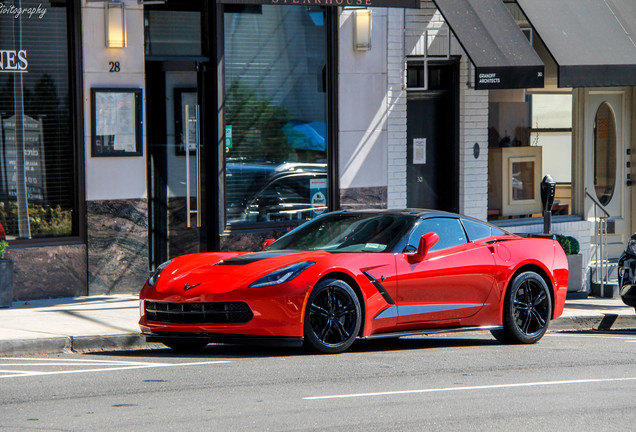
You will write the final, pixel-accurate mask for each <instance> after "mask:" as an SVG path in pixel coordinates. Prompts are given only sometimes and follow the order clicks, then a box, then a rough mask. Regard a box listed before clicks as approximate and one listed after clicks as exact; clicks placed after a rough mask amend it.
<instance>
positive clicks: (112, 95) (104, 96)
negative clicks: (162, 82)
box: [91, 88, 143, 157]
mask: <svg viewBox="0 0 636 432" xmlns="http://www.w3.org/2000/svg"><path fill="white" fill-rule="evenodd" d="M91 106H92V113H91V129H92V145H91V156H92V157H111V156H142V155H143V151H142V128H141V126H142V114H141V113H142V111H141V89H138V88H132V89H130V88H92V89H91Z"/></svg>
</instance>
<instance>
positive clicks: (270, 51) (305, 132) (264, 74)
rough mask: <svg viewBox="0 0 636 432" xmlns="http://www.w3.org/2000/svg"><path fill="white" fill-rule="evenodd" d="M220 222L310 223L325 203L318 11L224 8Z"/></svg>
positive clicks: (322, 32)
mask: <svg viewBox="0 0 636 432" xmlns="http://www.w3.org/2000/svg"><path fill="white" fill-rule="evenodd" d="M224 32H225V51H224V52H225V146H226V148H225V150H226V151H225V163H226V164H225V166H226V172H225V176H226V177H225V179H226V183H225V196H226V217H227V222H228V223H237V222H247V223H252V222H271V221H279V222H280V221H288V220H299V219H300V220H303V219H310V218H312V217H314V216H316V215H317V214H320V213H322V212H323V211H324V209H325V204H326V202H327V187H326V185H327V182H326V178H327V120H326V118H327V117H326V115H327V107H326V75H325V74H326V29H325V25H324V11H323V10H322V9H321V8H300V7H296V6H279V5H276V6H271V5H259V6H258V7H235V6H226V9H225V14H224Z"/></svg>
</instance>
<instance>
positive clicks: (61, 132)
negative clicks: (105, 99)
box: [0, 0, 77, 239]
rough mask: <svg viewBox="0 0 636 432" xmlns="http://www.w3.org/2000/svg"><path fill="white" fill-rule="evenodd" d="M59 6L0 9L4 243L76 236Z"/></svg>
mask: <svg viewBox="0 0 636 432" xmlns="http://www.w3.org/2000/svg"><path fill="white" fill-rule="evenodd" d="M67 28H68V22H67V2H60V1H55V2H53V1H51V2H49V1H43V0H21V1H18V0H15V1H5V2H3V3H1V4H0V132H1V133H0V223H2V226H3V228H4V230H5V232H6V235H7V238H8V239H30V238H44V237H58V236H69V235H75V234H77V229H76V227H75V226H74V222H73V221H74V220H75V219H76V218H75V217H74V216H75V215H74V212H75V208H74V206H75V204H74V203H75V199H74V185H75V178H74V173H75V169H74V165H75V164H74V152H73V139H72V132H71V125H72V115H71V106H70V101H71V98H70V89H69V53H68V50H67V47H68V41H67Z"/></svg>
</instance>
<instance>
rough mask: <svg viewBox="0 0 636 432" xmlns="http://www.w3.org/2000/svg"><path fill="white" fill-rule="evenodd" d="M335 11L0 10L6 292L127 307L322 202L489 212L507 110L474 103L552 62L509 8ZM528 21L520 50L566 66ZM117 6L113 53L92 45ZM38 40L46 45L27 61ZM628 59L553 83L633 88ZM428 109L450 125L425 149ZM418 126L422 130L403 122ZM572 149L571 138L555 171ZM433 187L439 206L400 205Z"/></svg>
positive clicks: (538, 81)
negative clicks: (192, 258) (200, 262)
mask: <svg viewBox="0 0 636 432" xmlns="http://www.w3.org/2000/svg"><path fill="white" fill-rule="evenodd" d="M590 1H591V0H590ZM9 3H12V2H5V3H4V5H5V7H6V5H7V4H9ZM349 3H351V4H349ZM349 3H347V1H346V0H343V1H337V0H334V1H329V0H315V1H314V0H311V1H309V0H307V1H305V0H291V1H284V0H267V1H260V0H257V1H250V0H245V1H240V0H236V1H235V0H231V1H227V2H224V3H216V2H212V1H205V0H188V1H174V0H167V1H159V2H156V1H143V0H140V1H136V0H135V1H133V0H125V1H122V2H117V1H116V2H108V3H107V2H103V1H92V0H73V1H53V0H52V1H50V2H39V1H38V2H35V1H30V0H22V1H21V2H18V1H17V0H16V1H14V2H13V3H12V4H11V5H10V6H12V7H13V9H7V10H4V9H0V19H2V20H3V21H2V24H3V25H2V26H0V29H1V30H0V33H1V35H0V36H1V37H0V40H1V41H2V43H3V46H2V47H0V51H1V52H2V54H3V57H2V61H3V63H2V70H0V72H2V73H0V89H2V90H0V91H1V92H2V93H1V94H0V103H1V104H2V107H1V109H0V121H1V122H2V128H3V129H2V131H3V132H2V133H3V135H2V146H3V160H2V163H3V183H2V188H3V189H2V193H3V196H2V202H0V204H1V205H2V206H4V207H2V209H0V222H2V224H3V226H4V229H5V231H6V234H7V238H8V240H9V243H10V249H9V250H10V252H9V256H10V257H11V258H12V259H14V261H15V264H16V272H15V280H16V287H15V289H14V292H15V298H16V299H17V300H26V299H33V298H47V297H64V296H77V295H99V294H117V293H134V292H137V291H138V290H139V289H140V288H141V285H142V284H143V282H144V280H145V278H146V277H147V274H148V271H149V270H150V269H152V268H154V267H156V266H157V265H158V264H160V263H161V262H163V261H164V260H166V259H169V258H170V257H172V256H175V255H178V254H183V253H191V252H197V251H209V250H257V249H258V248H259V247H260V244H261V243H262V242H263V241H264V240H265V239H267V238H270V237H277V236H279V235H281V234H283V233H285V232H286V231H287V230H289V229H291V228H292V227H294V226H296V225H298V224H299V223H302V221H304V220H306V219H308V218H312V217H315V216H316V215H318V214H321V213H323V212H324V211H327V210H336V209H340V208H362V207H379V208H386V207H406V206H408V205H412V203H415V204H420V203H422V204H420V205H427V206H433V207H438V208H441V209H444V210H451V211H459V212H462V213H466V214H469V215H471V216H476V217H479V218H482V219H486V218H488V217H491V216H492V215H494V214H495V212H494V211H495V209H494V205H491V204H488V201H489V200H490V201H491V203H492V202H494V201H492V200H491V199H490V197H489V196H488V194H487V192H486V191H487V189H488V187H489V186H488V185H489V181H490V180H489V179H488V175H489V171H492V168H491V167H490V165H489V162H488V153H489V150H490V149H489V140H490V137H489V131H488V116H489V111H492V112H494V111H493V108H494V107H497V109H499V108H501V107H503V108H505V107H509V106H513V105H506V104H507V103H508V99H502V100H505V102H503V105H499V106H497V105H493V103H495V104H496V103H502V102H499V100H498V99H496V100H495V102H490V103H489V102H488V95H489V92H490V93H491V94H495V95H496V94H497V93H496V92H497V91H499V90H503V91H510V92H515V91H524V94H526V93H528V94H532V91H530V92H526V89H533V88H543V87H544V86H545V87H547V85H548V84H547V83H546V82H545V80H549V79H551V78H550V68H552V67H554V64H555V63H554V61H552V64H546V62H545V57H544V55H543V54H542V53H541V52H540V50H537V48H536V46H535V49H532V47H531V45H530V44H528V43H527V41H528V39H527V37H528V32H527V31H525V30H523V29H520V28H519V26H520V25H521V24H520V22H521V21H520V19H518V18H516V17H515V16H514V13H513V14H512V15H510V13H509V11H510V7H509V5H508V4H507V3H510V2H502V1H499V0H488V1H479V2H478V1H475V0H436V1H435V2H432V1H431V2H419V1H411V0H404V1H390V0H380V1H372V0H365V1H362V0H360V1H358V0H355V1H354V0H351V1H350V2H349ZM362 3H364V4H362ZM518 3H519V6H521V7H524V6H525V5H524V3H526V2H524V1H519V2H518ZM617 4H618V6H617V8H618V9H617V10H618V12H617V13H618V15H621V14H623V15H624V14H628V13H629V10H628V9H625V10H623V9H621V8H622V7H626V8H628V7H629V4H627V3H625V4H626V5H627V6H625V4H624V3H622V2H620V1H619V2H618V3H617ZM515 5H516V3H515ZM38 6H39V7H40V10H39V12H38ZM121 6H123V8H122V7H121ZM361 7H364V8H367V10H370V11H371V12H372V17H373V26H372V27H370V28H369V35H370V41H369V42H370V43H371V46H370V47H365V46H364V43H362V45H357V43H359V42H360V40H358V39H356V40H354V43H353V48H352V41H351V39H352V34H355V36H354V39H355V38H362V39H364V37H363V36H364V29H365V22H364V19H366V18H365V15H364V13H360V14H359V15H358V12H357V11H364V10H365V9H359V8H361ZM529 8H530V7H529ZM529 8H528V10H525V9H524V12H526V13H527V15H528V16H527V17H525V19H526V20H527V21H530V22H531V24H532V26H536V29H534V30H533V32H534V34H535V37H536V35H537V34H539V35H540V36H541V38H542V42H543V43H544V45H546V46H548V51H549V57H551V58H552V57H553V58H554V60H556V64H557V65H558V66H561V63H559V61H561V62H563V63H564V64H565V62H566V60H565V59H562V58H560V57H559V54H558V53H556V52H553V51H554V49H550V48H551V47H552V46H554V45H555V44H556V43H558V42H554V41H552V42H550V41H549V40H548V39H549V37H548V35H547V34H545V35H544V34H542V33H541V28H542V25H541V24H540V23H538V22H536V23H535V21H536V18H535V14H536V12H533V11H531V10H530V9H529ZM44 9H46V10H47V12H44V13H43V10H44ZM119 9H125V12H124V15H125V19H123V21H122V23H123V24H124V28H125V29H126V34H125V35H122V36H123V38H124V41H123V42H121V45H123V46H122V47H117V44H118V43H119V42H117V41H115V42H113V43H112V46H110V47H107V46H105V41H106V40H108V38H109V37H111V38H112V37H114V36H113V34H109V31H111V32H112V29H110V30H109V26H111V25H112V24H113V22H115V24H116V23H117V22H116V21H117V19H118V18H117V12H119ZM111 12H113V13H115V15H113V14H111ZM107 15H108V16H109V20H106V16H107ZM354 15H355V16H356V17H355V20H357V21H354ZM539 15H541V14H540V13H539ZM40 16H41V18H40ZM413 17H416V18H413ZM418 17H419V18H418ZM53 18H55V20H53ZM47 20H49V21H47ZM422 23H427V26H428V27H427V28H424V24H422ZM5 24H6V25H5ZM9 24H10V25H9ZM18 24H20V25H18ZM438 24H439V28H440V29H441V30H444V29H448V28H450V29H451V30H452V36H448V37H447V38H446V39H444V37H442V34H443V32H441V31H440V33H436V30H434V29H436V28H437V27H435V26H438ZM575 27H576V26H575ZM8 28H10V29H11V30H10V31H9V30H5V29H8ZM627 28H629V26H627ZM352 29H353V30H354V31H352ZM396 30H397V32H396ZM359 31H362V33H358V32H359ZM400 32H401V33H400ZM398 33H400V34H399V35H398ZM447 34H449V33H447ZM19 35H22V36H21V38H20V37H18V36H19ZM44 35H46V36H44ZM52 35H55V36H54V37H55V38H57V39H56V43H55V46H56V47H65V49H64V50H61V48H56V49H47V48H41V47H38V46H39V45H41V46H44V44H42V43H41V42H42V41H43V40H46V39H47V38H48V39H51V38H52V37H53V36H52ZM371 36H372V37H371ZM411 39H413V40H417V41H419V42H413V49H411V45H409V44H410V40H411ZM543 39H545V40H543ZM422 40H425V41H426V42H425V44H424V45H426V48H425V49H423V48H421V46H422V43H421V41H422ZM8 41H10V42H8ZM557 41H558V38H557ZM363 42H364V41H363ZM418 43H419V45H418ZM5 45H6V46H5ZM447 46H448V47H447ZM38 50H40V51H38ZM537 52H539V55H538V54H537ZM369 59H375V60H369ZM377 59H381V60H377ZM376 60H377V62H376V63H374V61H376ZM630 62H631V60H630V59H629V58H628V61H627V62H626V63H627V64H628V65H627V66H625V65H622V66H621V65H616V66H615V67H610V69H611V71H621V70H622V71H623V72H619V73H618V78H617V79H618V81H612V82H611V83H610V82H601V81H597V82H595V83H589V82H588V83H583V82H572V83H570V82H567V83H566V82H565V81H564V82H563V86H572V87H587V86H589V87H598V86H618V85H620V86H623V88H629V86H632V85H634V84H630V83H629V82H627V81H625V78H624V76H626V75H630V74H631V72H629V71H630V70H631V69H629V68H630V66H629V65H630V64H631V63H630ZM633 63H636V62H633ZM21 68H24V69H23V70H28V73H26V72H23V71H20V69H21ZM621 68H622V69H621ZM561 75H562V76H563V78H562V79H566V78H565V77H566V76H568V77H569V76H573V77H582V76H588V77H589V76H590V75H589V74H588V73H587V72H586V69H584V68H583V69H577V68H576V67H572V68H569V69H568V70H567V74H566V73H565V72H563V73H562V74H561ZM561 75H560V76H561ZM595 76H597V77H598V78H599V79H602V78H603V77H605V78H607V77H608V76H613V75H611V74H609V75H608V74H603V72H602V70H601V71H600V72H599V73H598V74H597V75H595ZM630 76H631V75H630ZM18 77H21V78H22V85H19V84H17V83H18V82H19V81H20V80H18V79H17V78H18ZM621 77H623V78H621ZM378 83H380V84H381V85H378ZM626 86H627V87H626ZM603 88H604V87H603ZM20 89H22V93H20ZM576 92H579V93H583V92H585V90H583V89H576V90H574V93H575V96H574V98H576V97H577V96H576ZM612 92H613V93H615V91H614V90H612V91H610V92H609V93H612ZM626 92H627V93H623V100H624V101H625V102H626V103H625V105H624V106H625V107H626V108H625V109H624V115H625V116H627V117H629V116H630V115H631V114H630V113H631V112H632V111H631V109H628V108H630V107H631V102H630V104H627V102H628V101H631V99H630V98H631V97H632V96H631V90H629V89H628V90H626ZM592 93H593V95H594V96H595V95H596V94H597V92H596V91H593V92H592ZM628 93H629V94H628ZM510 94H513V93H506V94H504V96H505V97H506V98H507V97H509V95H510ZM514 94H515V95H516V93H514ZM588 94H589V92H588ZM369 95H372V96H373V97H371V96H369ZM542 96H543V95H541V97H542ZM374 97H375V99H374ZM515 97H516V96H515ZM533 97H535V99H536V100H540V99H541V97H539V96H533ZM590 97H591V96H590ZM16 101H18V102H16ZM524 101H527V99H524ZM628 105H629V107H628ZM21 106H22V108H21ZM581 109H583V108H581ZM426 110H429V111H426ZM16 113H21V114H18V115H16ZM408 115H411V116H412V117H408ZM436 115H437V116H444V120H445V121H447V122H448V123H444V125H445V126H444V129H445V130H446V131H447V132H448V133H445V134H442V135H439V136H438V135H436V133H437V132H435V131H434V128H435V125H436V124H437V123H439V122H437V121H432V120H431V119H434V118H435V116H436ZM424 118H426V119H429V120H431V122H430V123H431V125H430V126H426V127H428V128H429V129H424V130H418V129H416V128H413V124H416V125H419V124H423V123H425V122H422V121H420V119H424ZM629 122H631V119H630V120H629ZM409 125H410V126H409ZM569 127H570V129H571V130H570V134H571V135H574V136H575V135H576V134H577V132H576V130H577V125H576V124H575V125H574V126H572V125H570V126H569ZM626 127H628V126H626ZM409 128H410V129H409ZM567 128H568V126H567V125H566V126H564V127H561V126H559V127H558V128H556V129H555V130H556V132H555V131H552V130H547V129H545V130H544V129H541V130H539V131H538V132H537V131H532V132H530V133H535V134H543V135H541V136H546V135H549V134H550V133H553V132H554V133H555V134H560V133H563V130H562V129H567ZM628 128H629V127H628ZM528 136H534V135H528ZM423 137H424V138H426V139H422V138H423ZM623 138H624V139H625V140H627V141H628V142H627V146H628V147H630V146H631V144H630V140H631V139H632V138H630V137H628V136H624V137H623ZM427 139H428V141H427ZM438 141H443V142H444V146H445V147H441V145H440V144H438ZM498 141H499V140H498ZM20 142H23V143H24V151H22V150H20V151H18V150H17V149H20V147H19V146H17V143H20ZM38 146H39V147H38ZM416 148H417V149H420V150H421V149H424V150H425V157H424V158H423V160H418V159H414V154H415V153H414V152H415V149H416ZM583 151H584V150H583V149H581V150H580V151H579V150H576V147H575V146H573V155H572V158H576V157H579V156H578V155H580V153H581V152H583ZM493 153H495V152H493ZM21 154H24V156H21ZM426 156H428V160H426ZM524 157H525V156H524ZM38 158H39V159H38ZM427 162H428V164H427ZM624 163H625V160H624V159H623V160H620V161H617V164H624ZM442 164H445V165H443V166H444V168H443V169H439V170H437V171H439V173H437V174H433V173H434V172H435V170H434V169H433V168H434V167H435V166H438V165H439V166H440V167H441V166H442ZM30 173H31V174H32V175H29V174H30ZM623 174H624V173H623ZM427 175H428V176H429V177H427ZM411 177H413V179H411ZM438 177H439V178H443V181H440V179H439V178H438ZM420 178H421V179H424V181H423V183H425V185H424V186H425V188H424V189H417V188H418V187H420V185H418V182H420V180H419V179H420ZM12 179H15V180H12ZM20 179H24V180H23V181H22V182H20ZM12 182H13V183H12ZM420 183H422V182H420ZM572 183H573V185H572V186H571V188H572V189H573V190H578V189H577V188H579V189H581V190H580V191H578V192H576V194H578V195H581V194H583V195H584V194H585V192H584V190H583V182H582V181H579V182H576V181H572ZM38 184H39V185H41V186H38ZM20 187H22V190H20ZM38 187H40V188H38ZM426 188H428V189H426ZM418 191H420V192H418ZM421 191H423V192H421ZM436 194H439V195H443V196H444V199H441V198H440V199H435V200H432V201H421V200H420V201H418V199H419V198H420V197H421V196H423V195H426V196H427V197H432V196H436ZM576 199H578V198H576ZM576 199H575V200H576ZM577 205H578V208H577ZM585 205H586V204H585V203H579V204H576V203H572V204H570V207H569V209H570V210H569V215H568V216H570V217H572V216H575V217H577V218H578V219H577V221H578V222H576V221H575V222H574V223H575V224H578V225H576V228H572V226H569V228H567V227H565V225H564V229H565V231H567V230H572V229H574V230H585V229H587V228H585V227H584V228H581V226H583V225H584V222H583V221H582V219H585V213H586V211H587V210H586V209H585ZM491 207H493V208H491ZM498 211H500V212H501V209H498ZM491 213H492V214H491ZM532 213H533V211H531V210H529V211H527V214H526V216H529V215H531V214H532ZM492 217H494V219H495V221H496V219H497V218H498V216H492ZM516 218H519V216H518V215H517V216H514V217H513V219H516ZM27 220H28V221H29V222H28V223H27V222H26V221H27ZM496 222H497V221H496ZM568 223H572V220H570V219H568ZM580 232H582V231H580ZM580 232H578V234H577V235H580ZM587 244H588V248H589V239H588V240H587ZM588 250H589V249H588Z"/></svg>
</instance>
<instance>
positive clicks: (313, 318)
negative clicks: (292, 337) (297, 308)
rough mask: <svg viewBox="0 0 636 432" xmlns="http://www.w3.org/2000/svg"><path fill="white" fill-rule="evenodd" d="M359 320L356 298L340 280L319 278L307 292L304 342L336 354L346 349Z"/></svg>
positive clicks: (319, 350)
mask: <svg viewBox="0 0 636 432" xmlns="http://www.w3.org/2000/svg"><path fill="white" fill-rule="evenodd" d="M361 323H362V313H361V308H360V301H359V300H358V296H357V295H356V293H355V292H354V291H353V289H352V288H351V287H350V286H349V285H348V284H347V283H345V282H344V281H342V280H338V279H325V280H322V281H320V282H319V283H318V284H316V286H315V287H314V289H313V290H312V291H311V294H310V295H309V300H308V301H307V308H306V310H305V322H304V334H305V344H306V345H307V346H308V347H309V348H310V349H312V350H314V351H318V352H321V353H325V354H337V353H340V352H343V351H345V350H346V349H348V348H349V347H350V346H351V345H352V344H353V342H354V341H355V340H356V337H357V336H358V332H359V331H360V326H361Z"/></svg>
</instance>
